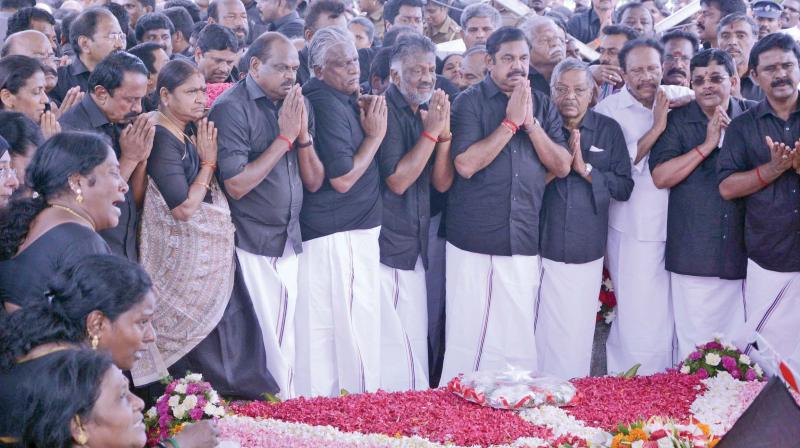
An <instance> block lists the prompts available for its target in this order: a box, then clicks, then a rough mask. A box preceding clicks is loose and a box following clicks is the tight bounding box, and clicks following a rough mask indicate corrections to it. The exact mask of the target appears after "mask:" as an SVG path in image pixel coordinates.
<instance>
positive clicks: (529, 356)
mask: <svg viewBox="0 0 800 448" xmlns="http://www.w3.org/2000/svg"><path fill="white" fill-rule="evenodd" d="M446 258H447V268H446V271H447V272H446V277H447V303H446V310H447V311H446V312H447V318H446V322H445V333H446V337H445V341H446V342H445V344H446V347H445V353H444V367H443V369H442V382H441V384H446V383H447V382H448V381H450V380H451V379H453V378H454V377H455V376H457V375H458V374H460V373H467V372H474V371H478V370H504V369H508V368H510V367H514V368H517V369H524V370H536V368H537V365H536V340H535V338H534V314H535V310H534V308H535V306H536V303H535V302H536V300H535V299H536V295H537V294H538V290H539V283H540V281H541V269H540V262H539V256H538V255H535V256H525V255H513V256H496V255H484V254H478V253H474V252H468V251H465V250H461V249H459V248H457V247H455V246H454V245H452V244H450V243H447V248H446Z"/></svg>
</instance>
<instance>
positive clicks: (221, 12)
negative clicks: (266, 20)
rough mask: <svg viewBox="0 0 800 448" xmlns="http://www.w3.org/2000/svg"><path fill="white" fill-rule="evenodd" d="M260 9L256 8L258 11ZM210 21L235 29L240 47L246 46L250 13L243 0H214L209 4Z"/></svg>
mask: <svg viewBox="0 0 800 448" xmlns="http://www.w3.org/2000/svg"><path fill="white" fill-rule="evenodd" d="M257 12H258V10H257V9H256V13H257ZM208 23H210V24H211V23H216V24H219V25H222V26H224V27H225V28H228V29H229V30H231V31H233V34H235V35H236V39H237V40H238V41H239V48H240V49H241V48H246V47H247V44H248V42H250V41H249V40H248V36H249V35H250V22H249V18H248V13H247V11H246V10H245V7H244V5H243V4H242V2H241V0H214V1H212V2H211V3H210V4H209V5H208Z"/></svg>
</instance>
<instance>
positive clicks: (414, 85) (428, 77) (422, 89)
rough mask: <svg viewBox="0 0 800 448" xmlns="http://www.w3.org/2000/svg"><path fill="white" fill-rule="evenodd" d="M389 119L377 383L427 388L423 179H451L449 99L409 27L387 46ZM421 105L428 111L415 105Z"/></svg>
mask: <svg viewBox="0 0 800 448" xmlns="http://www.w3.org/2000/svg"><path fill="white" fill-rule="evenodd" d="M392 48H393V50H392V55H391V58H390V62H391V72H390V78H391V85H390V86H389V88H388V89H387V90H386V94H385V96H386V103H387V106H388V110H389V114H388V125H387V131H386V138H384V140H383V143H382V144H381V147H380V151H379V156H378V165H379V167H380V171H381V179H382V181H383V184H384V188H383V189H382V193H383V194H382V198H383V224H382V226H381V233H380V238H379V240H378V242H379V245H380V250H381V266H380V272H381V298H382V303H381V314H382V315H383V316H384V317H383V319H382V324H381V325H382V335H381V338H382V343H381V388H382V389H384V390H416V389H427V388H428V343H427V336H428V325H427V322H428V313H427V306H428V304H427V301H426V298H427V292H426V282H425V271H426V270H427V269H428V227H429V224H430V219H431V216H430V193H431V191H430V187H431V184H433V187H434V188H436V190H437V191H439V192H445V191H447V189H448V188H450V184H451V183H452V182H453V164H452V163H451V162H450V139H451V137H452V135H451V134H450V102H449V101H448V100H447V95H446V94H445V93H444V91H443V90H435V91H434V85H435V83H436V75H435V68H436V47H435V46H434V45H433V42H431V40H430V39H428V38H427V37H424V36H420V35H416V34H407V35H403V36H401V37H400V38H399V39H398V40H397V43H396V44H395V45H394V46H393V47H392ZM424 105H427V112H426V111H425V110H423V109H422V108H421V107H420V106H424Z"/></svg>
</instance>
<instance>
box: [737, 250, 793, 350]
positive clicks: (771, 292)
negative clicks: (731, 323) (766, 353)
mask: <svg viewBox="0 0 800 448" xmlns="http://www.w3.org/2000/svg"><path fill="white" fill-rule="evenodd" d="M744 294H745V296H744V297H745V323H744V326H743V327H742V330H741V331H740V332H739V334H738V336H737V338H736V339H735V341H734V342H735V343H736V344H737V345H738V346H740V347H746V349H745V353H747V354H749V353H750V352H751V350H753V347H752V346H749V345H746V344H748V343H749V342H751V340H752V335H753V333H754V332H758V333H760V334H761V335H762V336H763V337H764V339H766V340H767V341H768V342H769V344H770V345H771V346H772V348H773V349H775V350H776V351H777V352H778V353H780V354H781V355H783V356H789V355H791V354H792V352H793V351H794V350H795V349H796V347H797V346H798V343H799V342H800V272H777V271H770V270H767V269H764V268H762V267H761V266H759V265H758V263H756V262H755V261H753V260H747V280H746V281H745V292H744Z"/></svg>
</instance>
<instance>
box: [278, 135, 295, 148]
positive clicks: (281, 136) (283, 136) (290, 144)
mask: <svg viewBox="0 0 800 448" xmlns="http://www.w3.org/2000/svg"><path fill="white" fill-rule="evenodd" d="M277 138H279V139H281V140H283V141H285V142H286V144H287V145H289V149H292V145H293V144H294V143H292V141H291V140H289V137H287V136H285V135H283V134H278V137H277Z"/></svg>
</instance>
